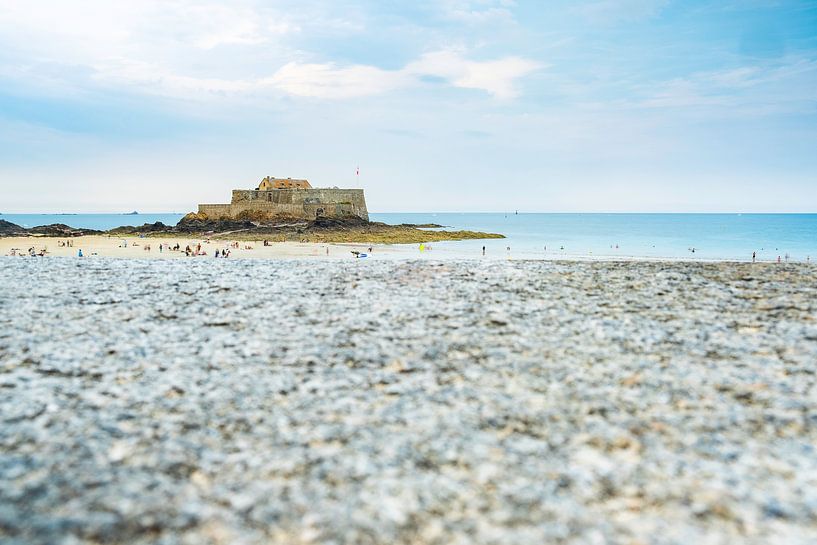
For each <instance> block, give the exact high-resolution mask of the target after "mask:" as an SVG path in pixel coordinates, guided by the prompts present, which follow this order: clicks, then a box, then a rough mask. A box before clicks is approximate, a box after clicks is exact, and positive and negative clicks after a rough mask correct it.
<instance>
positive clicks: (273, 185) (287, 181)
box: [256, 176, 312, 191]
mask: <svg viewBox="0 0 817 545" xmlns="http://www.w3.org/2000/svg"><path fill="white" fill-rule="evenodd" d="M311 187H312V185H311V184H310V183H309V181H308V180H302V179H293V178H275V177H273V176H267V177H266V178H264V179H263V180H261V183H260V184H258V187H257V188H256V191H269V190H271V189H309V188H311Z"/></svg>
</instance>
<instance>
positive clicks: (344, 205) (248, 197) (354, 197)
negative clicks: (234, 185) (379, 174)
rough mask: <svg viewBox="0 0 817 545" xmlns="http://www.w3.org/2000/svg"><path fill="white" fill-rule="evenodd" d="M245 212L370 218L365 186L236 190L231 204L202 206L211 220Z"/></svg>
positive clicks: (231, 216) (273, 214)
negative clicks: (361, 187) (360, 187)
mask: <svg viewBox="0 0 817 545" xmlns="http://www.w3.org/2000/svg"><path fill="white" fill-rule="evenodd" d="M242 212H246V213H249V214H250V215H257V214H259V213H260V214H267V215H269V216H289V217H294V218H301V219H308V220H314V219H315V218H317V217H335V218H342V217H349V216H357V217H359V218H362V219H365V220H367V221H368V219H369V212H368V210H367V209H366V198H365V197H364V195H363V190H362V189H328V188H327V189H324V188H312V189H270V190H247V189H234V190H233V196H232V200H231V202H230V204H200V205H199V214H203V215H206V216H207V217H208V218H211V219H221V218H237V217H239V216H240V215H241V214H242Z"/></svg>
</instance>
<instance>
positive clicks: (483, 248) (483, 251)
mask: <svg viewBox="0 0 817 545" xmlns="http://www.w3.org/2000/svg"><path fill="white" fill-rule="evenodd" d="M482 255H485V246H483V247H482Z"/></svg>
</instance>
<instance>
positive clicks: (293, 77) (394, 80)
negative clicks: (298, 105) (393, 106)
mask: <svg viewBox="0 0 817 545" xmlns="http://www.w3.org/2000/svg"><path fill="white" fill-rule="evenodd" d="M406 83H408V79H407V78H406V75H405V74H404V73H403V72H401V71H389V70H381V69H380V68H377V67H375V66H366V65H351V66H345V67H338V66H336V65H335V64H332V63H326V64H299V63H296V62H290V63H287V64H285V65H284V66H282V67H281V68H280V69H278V71H277V72H275V74H274V75H273V76H272V77H269V78H265V79H263V80H261V81H259V82H258V84H257V86H258V87H271V88H274V89H278V90H280V91H283V92H285V93H287V94H290V95H294V96H302V97H317V98H331V99H343V98H352V97H359V96H368V95H375V94H380V93H384V92H387V91H391V90H393V89H395V88H397V87H400V86H402V85H405V84H406Z"/></svg>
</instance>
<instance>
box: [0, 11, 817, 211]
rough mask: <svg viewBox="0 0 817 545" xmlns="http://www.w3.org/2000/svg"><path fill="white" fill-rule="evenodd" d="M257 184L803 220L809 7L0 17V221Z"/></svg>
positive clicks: (808, 157)
mask: <svg viewBox="0 0 817 545" xmlns="http://www.w3.org/2000/svg"><path fill="white" fill-rule="evenodd" d="M358 164H359V165H360V180H359V184H358V182H357V181H356V180H355V175H354V173H355V167H356V166H357V165H358ZM266 175H274V176H292V177H306V178H308V179H310V180H311V181H312V182H313V184H314V185H319V186H320V185H323V186H333V185H338V186H355V185H360V186H362V187H363V188H364V189H365V190H366V195H367V199H368V201H369V207H370V209H371V210H373V211H431V210H434V211H506V210H516V209H518V210H520V211H702V212H711V211H728V212H732V211H742V212H751V211H759V212H764V211H768V212H772V211H778V212H817V2H815V1H810V2H795V1H762V0H744V1H735V2H731V1H724V2H704V1H684V2H672V1H661V0H657V1H652V2H647V1H643V0H588V1H572V2H567V1H553V2H544V1H541V0H539V1H523V0H517V1H511V0H438V1H432V0H417V1H414V2H398V1H385V0H380V1H374V0H373V1H353V0H331V1H330V0H299V1H289V0H285V1H272V2H270V1H267V2H262V1H259V0H241V1H235V2H230V3H227V2H216V1H212V2H197V1H191V0H120V1H117V2H110V1H107V0H77V1H74V2H62V1H58V0H43V1H37V0H32V1H30V2H21V1H20V0H13V1H9V0H0V195H2V197H1V198H0V212H7V213H8V212H61V211H72V212H107V211H129V210H133V209H138V210H140V211H188V210H192V209H194V208H195V205H196V203H198V202H223V201H225V200H226V199H228V198H229V193H230V190H231V189H233V188H238V187H252V186H254V184H256V183H257V181H258V180H259V179H260V178H262V177H263V176H266Z"/></svg>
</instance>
